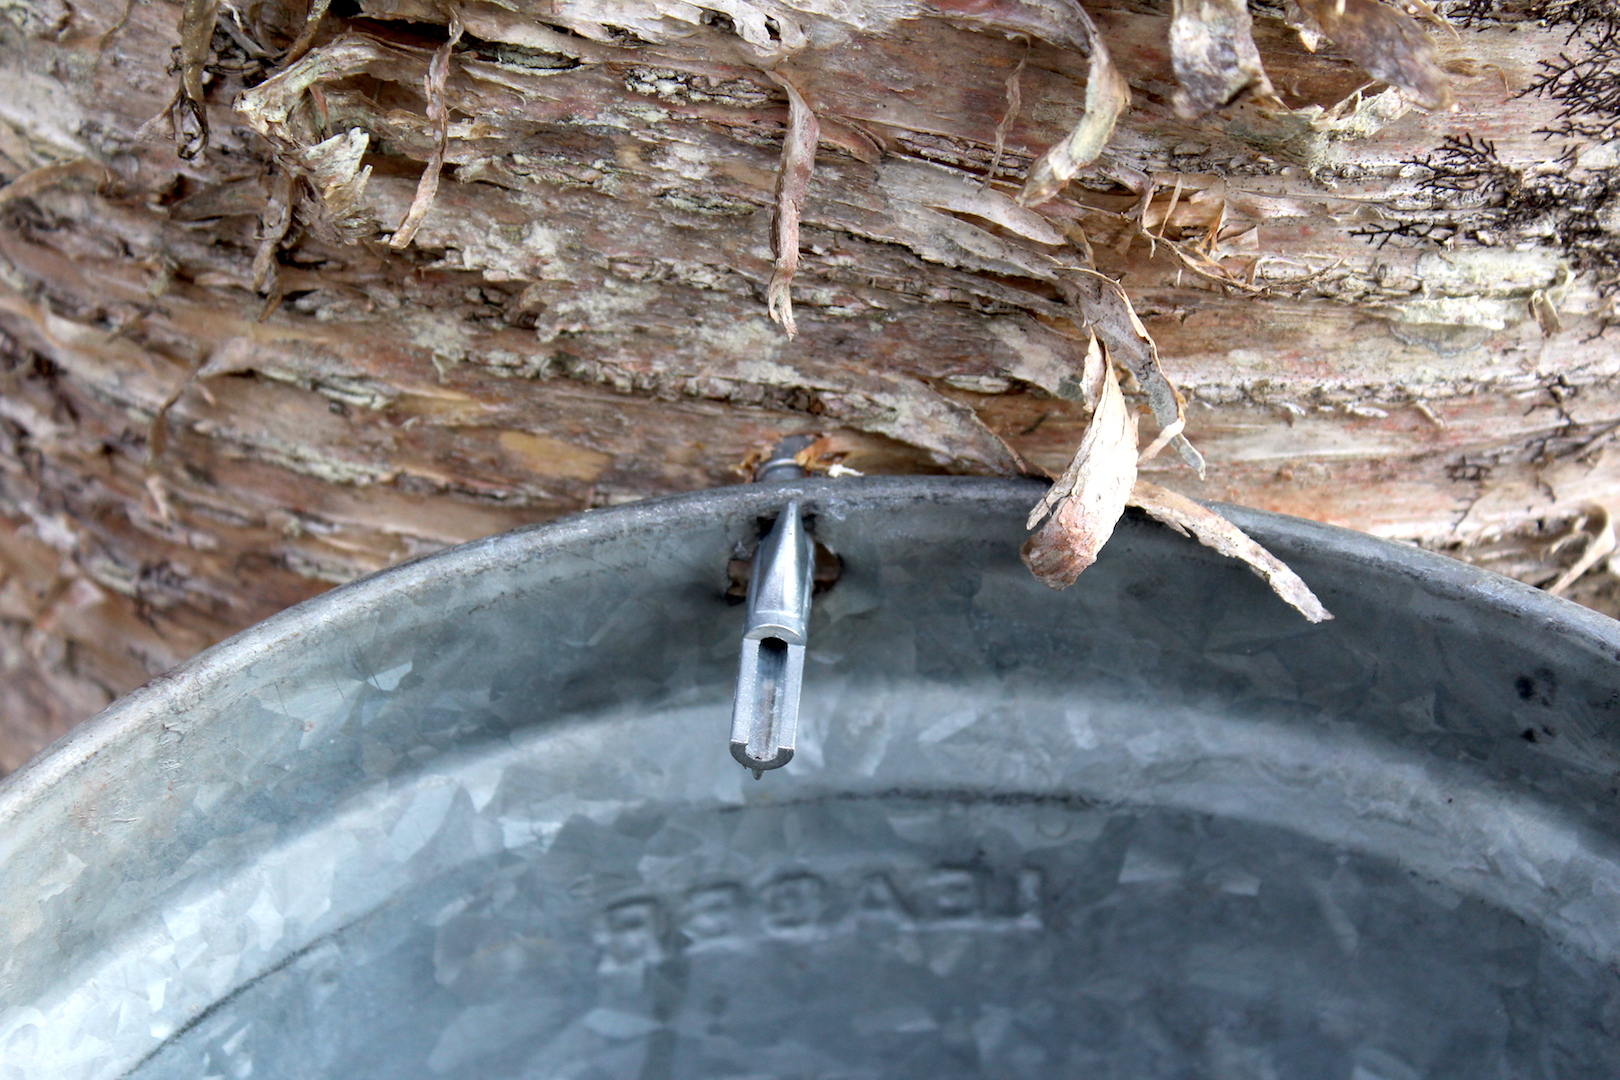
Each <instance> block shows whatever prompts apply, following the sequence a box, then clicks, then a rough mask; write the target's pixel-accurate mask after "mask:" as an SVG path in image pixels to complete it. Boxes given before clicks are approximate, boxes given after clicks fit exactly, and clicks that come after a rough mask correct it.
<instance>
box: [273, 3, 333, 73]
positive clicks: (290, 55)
mask: <svg viewBox="0 0 1620 1080" xmlns="http://www.w3.org/2000/svg"><path fill="white" fill-rule="evenodd" d="M331 7H332V0H315V2H314V3H313V4H311V5H309V14H308V15H306V16H305V17H304V28H303V29H302V30H300V31H299V32H298V40H297V41H294V42H293V43H292V48H290V49H288V50H287V55H286V56H283V57H282V58H281V62H282V63H283V64H292V63H296V62H297V61H299V60H301V59H302V58H303V56H304V54H305V53H307V52H309V47H310V46H311V45H313V44H314V43H315V33H316V31H318V30H320V28H321V23H322V22H324V21H325V20H326V13H327V12H328V11H329V10H331Z"/></svg>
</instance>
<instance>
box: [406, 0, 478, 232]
mask: <svg viewBox="0 0 1620 1080" xmlns="http://www.w3.org/2000/svg"><path fill="white" fill-rule="evenodd" d="M449 16H450V34H449V37H447V38H446V39H445V41H444V44H442V45H440V46H439V47H438V49H437V50H436V51H435V52H434V53H433V60H432V61H431V62H430V63H429V64H428V74H427V81H426V91H427V115H428V119H429V120H431V121H433V123H434V126H435V129H436V130H435V135H436V141H435V143H434V146H433V154H432V156H430V157H429V158H428V163H427V166H426V167H425V168H424V169H423V170H422V179H421V180H419V181H417V184H416V197H415V198H413V199H412V200H411V208H410V209H409V210H408V211H406V213H405V220H404V221H402V222H400V224H399V228H398V229H396V230H395V231H394V237H393V239H392V240H390V241H388V245H389V246H390V247H392V248H394V249H395V250H396V251H398V250H402V249H404V248H405V247H407V246H409V244H410V242H411V240H412V239H413V238H414V237H415V236H416V230H417V229H419V228H421V227H422V219H423V218H425V217H427V212H428V210H429V209H431V208H432V206H433V199H434V196H436V195H437V194H438V193H439V174H440V173H441V172H443V171H444V155H445V151H446V150H447V149H448V148H449V145H450V107H449V105H448V104H447V103H446V102H445V84H446V83H448V82H449V81H450V55H451V53H453V52H454V51H455V47H456V43H457V42H459V41H460V40H461V32H462V25H461V15H460V14H459V13H458V12H457V11H456V9H455V8H451V9H450V11H449Z"/></svg>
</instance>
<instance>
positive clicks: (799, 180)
mask: <svg viewBox="0 0 1620 1080" xmlns="http://www.w3.org/2000/svg"><path fill="white" fill-rule="evenodd" d="M771 77H772V78H773V79H775V80H776V83H777V85H778V86H780V87H781V88H782V89H783V90H785V91H787V96H788V126H787V134H786V135H785V136H784V137H783V140H782V160H781V163H780V164H779V165H778V166H777V170H776V215H775V217H774V218H773V219H772V221H771V254H772V255H773V256H774V257H775V259H776V265H775V267H774V268H773V269H772V271H771V283H770V287H769V288H768V289H767V290H766V294H765V302H766V305H767V307H768V308H769V309H770V313H771V318H772V319H773V320H775V321H776V322H777V323H780V324H781V326H782V329H783V330H784V331H786V332H787V336H788V337H790V338H791V337H796V336H797V335H798V333H799V327H798V324H797V323H795V322H794V321H793V295H792V293H791V292H790V287H791V286H792V284H793V275H794V274H795V273H797V272H798V269H799V217H800V214H802V213H803V211H804V198H805V195H806V194H808V193H809V191H810V177H811V175H812V174H813V173H814V172H815V168H816V141H817V140H818V139H819V138H820V137H821V124H820V122H819V121H817V119H816V114H815V111H814V110H813V109H811V108H810V106H809V104H808V103H806V102H805V100H804V95H803V94H801V93H799V90H798V87H796V86H794V85H793V84H792V83H791V82H789V81H788V80H787V78H785V77H784V76H782V75H781V74H779V73H777V72H772V73H771Z"/></svg>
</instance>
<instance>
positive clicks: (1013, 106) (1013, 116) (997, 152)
mask: <svg viewBox="0 0 1620 1080" xmlns="http://www.w3.org/2000/svg"><path fill="white" fill-rule="evenodd" d="M1028 63H1029V49H1028V48H1025V49H1024V55H1023V56H1020V57H1019V58H1018V66H1017V67H1015V68H1013V70H1012V74H1011V75H1008V76H1007V83H1006V86H1007V111H1006V112H1005V113H1003V114H1002V117H1001V120H1000V121H999V122H997V124H996V145H995V149H994V151H993V152H992V153H991V154H990V167H989V168H987V169H985V170H984V186H985V187H986V188H988V187H989V186H990V185H991V184H992V183H993V182H994V181H995V179H996V170H997V169H999V168H1001V158H1002V155H1004V154H1005V153H1006V152H1007V136H1008V134H1010V133H1011V132H1012V129H1013V125H1014V124H1015V123H1017V122H1018V112H1019V110H1020V109H1022V108H1023V107H1024V66H1025V65H1026V64H1028Z"/></svg>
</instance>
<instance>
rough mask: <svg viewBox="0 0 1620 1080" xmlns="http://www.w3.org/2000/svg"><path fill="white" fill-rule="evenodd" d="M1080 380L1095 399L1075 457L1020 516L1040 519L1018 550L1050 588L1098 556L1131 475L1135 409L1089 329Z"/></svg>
mask: <svg viewBox="0 0 1620 1080" xmlns="http://www.w3.org/2000/svg"><path fill="white" fill-rule="evenodd" d="M1082 382H1083V385H1084V386H1085V387H1086V396H1087V397H1094V399H1095V401H1096V407H1095V408H1094V409H1093V411H1092V414H1091V422H1090V423H1089V424H1088V425H1087V426H1086V433H1085V436H1084V437H1083V438H1082V439H1081V440H1080V448H1079V449H1078V450H1077V451H1075V455H1074V460H1073V461H1071V462H1070V463H1069V467H1068V469H1066V470H1065V471H1064V473H1063V475H1062V476H1061V477H1059V478H1058V481H1057V482H1056V483H1055V484H1053V485H1052V487H1051V488H1050V489H1048V491H1047V493H1046V495H1045V497H1044V498H1042V499H1041V501H1040V502H1039V503H1037V504H1036V505H1035V507H1034V509H1032V510H1031V511H1030V514H1029V519H1028V521H1026V522H1025V527H1026V528H1034V527H1035V526H1036V525H1037V524H1038V523H1039V522H1040V521H1041V519H1042V518H1045V519H1046V523H1045V524H1044V525H1042V526H1041V529H1040V531H1039V532H1037V533H1036V534H1035V535H1034V536H1032V537H1030V538H1029V540H1028V541H1026V542H1025V544H1024V547H1023V552H1022V554H1023V558H1024V565H1026V566H1028V567H1029V569H1030V572H1031V573H1033V574H1034V575H1035V576H1036V578H1038V579H1039V580H1040V582H1041V583H1042V584H1043V585H1046V586H1048V587H1049V588H1053V589H1066V588H1068V587H1069V586H1070V585H1072V584H1074V582H1075V580H1076V579H1077V578H1078V577H1079V576H1080V574H1081V573H1082V572H1083V571H1084V570H1085V569H1086V568H1087V567H1088V566H1090V565H1091V564H1092V563H1093V562H1095V561H1096V560H1097V553H1098V552H1099V551H1101V550H1102V546H1103V545H1104V544H1106V543H1107V542H1108V538H1109V537H1110V536H1112V535H1114V526H1115V525H1117V524H1118V523H1119V517H1120V515H1121V514H1123V513H1124V512H1125V501H1126V499H1127V498H1128V497H1129V496H1130V492H1131V485H1132V483H1133V482H1134V481H1135V480H1136V417H1134V416H1133V415H1131V411H1130V409H1129V408H1128V407H1127V406H1126V404H1125V397H1124V395H1123V394H1122V393H1120V389H1119V379H1118V378H1116V377H1115V375H1114V369H1113V365H1112V364H1111V363H1109V361H1108V356H1107V352H1106V350H1105V349H1104V348H1103V347H1102V346H1101V345H1100V344H1099V342H1098V341H1097V339H1096V338H1095V337H1093V338H1092V339H1091V343H1090V346H1089V348H1088V349H1087V351H1086V363H1085V372H1084V374H1083V376H1082Z"/></svg>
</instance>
